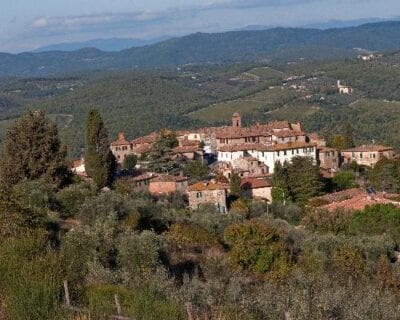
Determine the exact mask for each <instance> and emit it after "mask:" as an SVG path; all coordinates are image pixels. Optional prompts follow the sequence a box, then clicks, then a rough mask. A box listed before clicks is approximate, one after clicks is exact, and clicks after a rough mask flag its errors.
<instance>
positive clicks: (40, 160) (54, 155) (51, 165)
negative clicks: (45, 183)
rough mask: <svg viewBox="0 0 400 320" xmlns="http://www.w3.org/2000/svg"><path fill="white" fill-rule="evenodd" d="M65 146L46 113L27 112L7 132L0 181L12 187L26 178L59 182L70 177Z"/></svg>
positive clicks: (63, 181)
mask: <svg viewBox="0 0 400 320" xmlns="http://www.w3.org/2000/svg"><path fill="white" fill-rule="evenodd" d="M65 157H66V149H65V148H64V147H63V146H62V145H61V143H60V140H59V138H58V131H57V127H56V126H55V124H53V123H52V122H51V121H50V120H49V119H47V118H46V117H45V115H44V112H41V111H35V112H32V111H31V112H28V113H26V114H25V115H24V116H22V117H21V118H20V119H19V120H17V121H16V122H15V123H14V125H13V126H12V127H11V128H10V129H9V131H8V132H7V136H6V139H5V141H4V146H3V155H2V159H1V160H2V162H1V166H0V181H1V182H2V184H6V186H13V185H15V184H17V183H18V182H19V181H21V180H23V179H28V180H35V179H39V178H41V177H44V178H46V179H48V180H49V181H51V182H54V183H56V184H58V185H62V184H64V183H66V182H67V180H68V179H69V171H68V169H67V166H66V162H65Z"/></svg>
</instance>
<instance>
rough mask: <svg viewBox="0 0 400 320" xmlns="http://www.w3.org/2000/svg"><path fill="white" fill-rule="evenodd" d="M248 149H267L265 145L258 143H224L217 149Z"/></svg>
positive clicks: (226, 150) (223, 150) (229, 150)
mask: <svg viewBox="0 0 400 320" xmlns="http://www.w3.org/2000/svg"><path fill="white" fill-rule="evenodd" d="M248 150H258V151H262V150H265V151H267V150H269V149H268V147H267V146H265V145H263V144H260V143H242V144H231V145H225V146H221V147H219V148H218V151H222V152H237V151H248Z"/></svg>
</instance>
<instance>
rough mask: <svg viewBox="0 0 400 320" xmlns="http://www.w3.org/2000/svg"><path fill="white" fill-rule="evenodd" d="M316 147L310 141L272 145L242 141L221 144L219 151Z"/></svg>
mask: <svg viewBox="0 0 400 320" xmlns="http://www.w3.org/2000/svg"><path fill="white" fill-rule="evenodd" d="M310 147H315V144H313V143H308V142H300V141H295V142H288V143H276V144H272V145H264V144H261V143H242V144H231V145H226V146H221V147H219V148H218V151H222V152H237V151H248V150H257V151H265V152H268V151H282V150H292V149H300V148H310Z"/></svg>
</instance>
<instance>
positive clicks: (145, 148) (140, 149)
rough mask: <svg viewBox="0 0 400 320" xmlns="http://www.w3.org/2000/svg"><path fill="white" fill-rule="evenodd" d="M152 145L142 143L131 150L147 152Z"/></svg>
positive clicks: (139, 152) (140, 152) (138, 152)
mask: <svg viewBox="0 0 400 320" xmlns="http://www.w3.org/2000/svg"><path fill="white" fill-rule="evenodd" d="M151 148H152V146H151V145H143V146H140V147H136V148H134V149H133V152H134V153H135V154H143V153H148V152H150V151H151Z"/></svg>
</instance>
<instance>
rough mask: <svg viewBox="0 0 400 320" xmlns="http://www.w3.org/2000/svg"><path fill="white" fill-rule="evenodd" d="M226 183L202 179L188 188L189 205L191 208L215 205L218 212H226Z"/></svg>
mask: <svg viewBox="0 0 400 320" xmlns="http://www.w3.org/2000/svg"><path fill="white" fill-rule="evenodd" d="M228 188H229V187H228V185H226V184H222V183H217V182H210V181H203V182H198V183H196V184H194V185H191V186H189V188H188V198H189V207H190V209H192V210H196V209H198V208H199V207H200V206H201V205H205V204H212V205H215V207H216V208H217V210H218V212H220V213H226V212H227V211H228V209H227V190H228Z"/></svg>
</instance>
